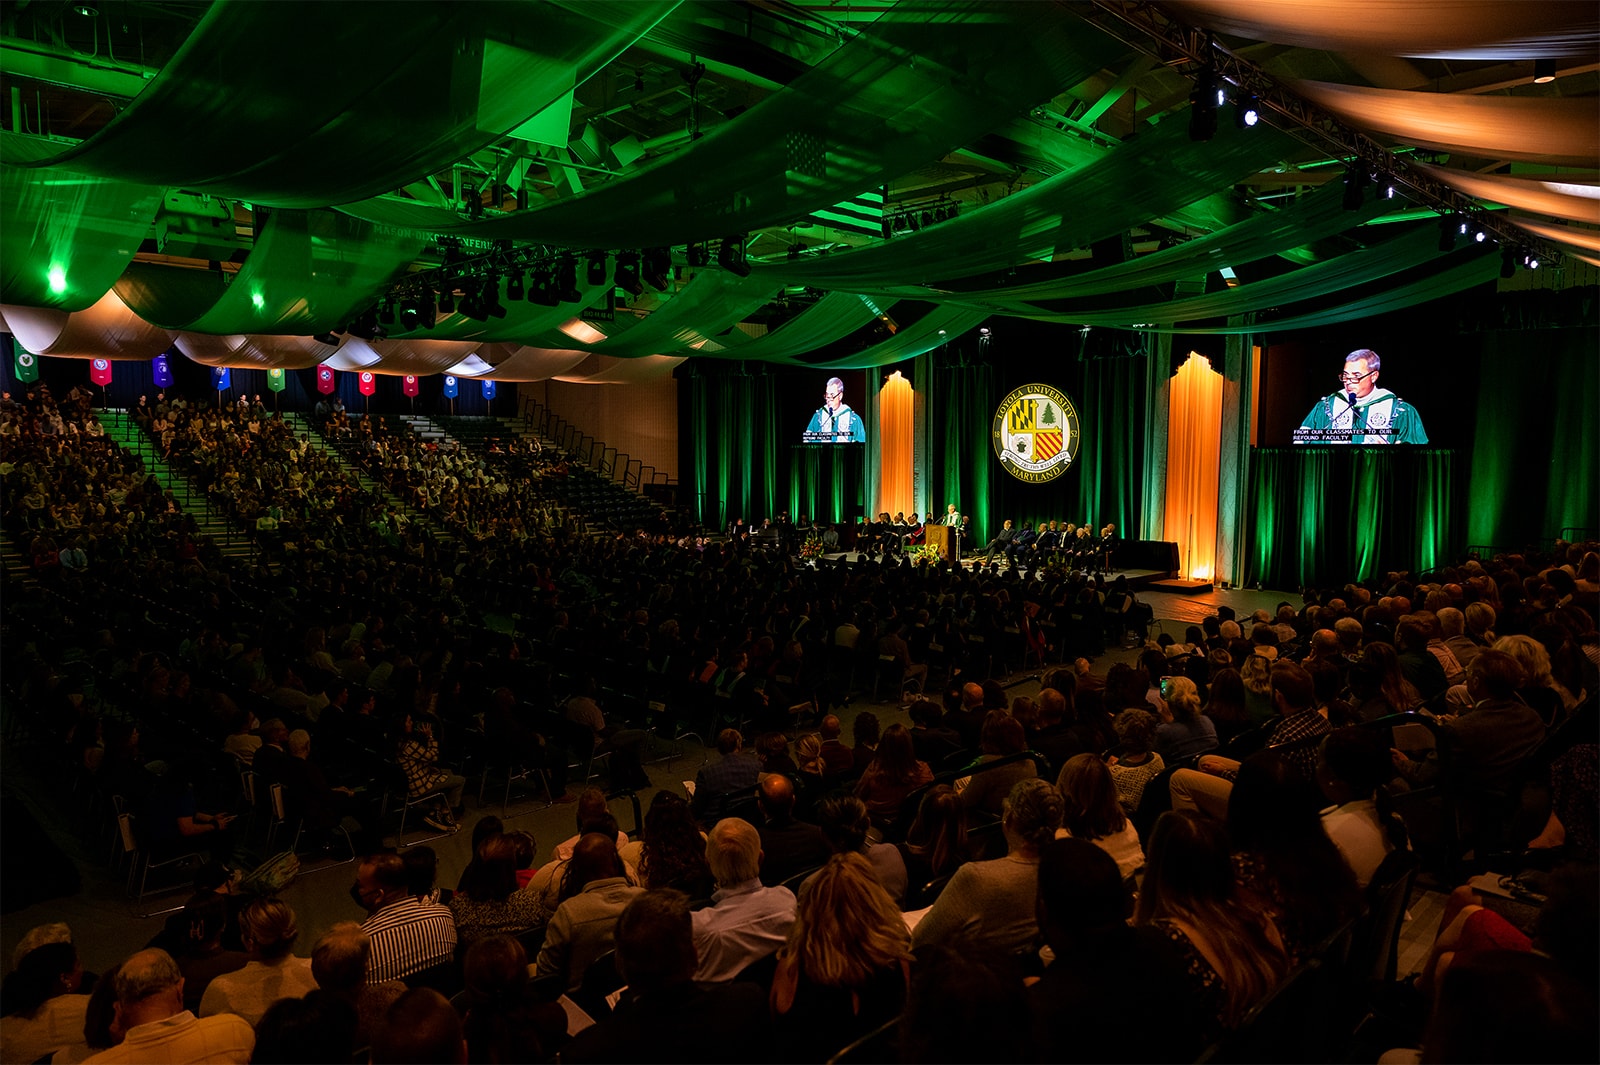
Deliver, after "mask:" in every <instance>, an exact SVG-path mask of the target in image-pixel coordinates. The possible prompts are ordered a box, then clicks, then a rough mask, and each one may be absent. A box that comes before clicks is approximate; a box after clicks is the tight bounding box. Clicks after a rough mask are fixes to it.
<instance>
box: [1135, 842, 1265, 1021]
mask: <svg viewBox="0 0 1600 1065" xmlns="http://www.w3.org/2000/svg"><path fill="white" fill-rule="evenodd" d="M1134 924H1135V926H1138V927H1154V928H1155V929H1156V930H1157V931H1158V932H1161V933H1162V934H1164V935H1166V936H1167V938H1169V939H1170V940H1172V942H1173V943H1175V944H1176V945H1177V946H1178V947H1179V949H1180V950H1181V951H1182V952H1183V954H1184V966H1185V971H1186V972H1187V975H1188V984H1189V987H1188V991H1187V994H1186V995H1185V997H1186V998H1188V999H1190V1000H1191V1001H1193V1002H1195V1003H1196V1005H1197V1006H1198V1007H1199V1008H1200V1009H1201V1010H1202V1011H1203V1015H1204V1016H1205V1017H1206V1019H1207V1021H1208V1024H1207V1025H1206V1027H1205V1030H1204V1034H1205V1037H1206V1040H1207V1041H1209V1040H1210V1038H1212V1037H1213V1036H1214V1035H1215V1034H1217V1033H1218V1032H1219V1031H1221V1030H1224V1029H1230V1028H1234V1027H1236V1026H1237V1025H1238V1024H1239V1022H1240V1021H1241V1020H1243V1019H1244V1015H1245V1014H1246V1013H1248V1012H1249V1010H1250V1007H1252V1006H1254V1005H1255V1004H1256V1003H1257V1002H1259V1001H1260V1000H1261V999H1262V998H1263V997H1265V996H1266V995H1267V994H1268V993H1270V992H1271V991H1272V989H1273V988H1274V987H1275V986H1276V985H1277V983H1278V981H1279V980H1281V979H1282V978H1283V976H1284V975H1285V974H1286V973H1287V972H1288V966H1289V959H1288V955H1287V954H1286V953H1285V952H1284V949H1283V940H1282V938H1281V937H1280V936H1279V934H1278V929H1277V927H1276V925H1274V924H1273V922H1272V919H1271V917H1269V916H1267V915H1266V914H1262V913H1258V912H1255V911H1253V910H1250V909H1249V908H1247V907H1246V906H1245V905H1244V904H1243V903H1242V902H1241V901H1240V897H1239V892H1238V888H1237V884H1236V883H1235V880H1234V874H1233V862H1232V860H1231V859H1230V857H1229V855H1228V844H1227V838H1226V835H1225V833H1224V830H1223V828H1222V825H1221V824H1220V823H1219V822H1216V821H1212V820H1209V819H1207V818H1203V817H1199V816H1197V815H1195V814H1192V813H1182V812H1178V811H1170V812H1168V813H1164V814H1162V815H1161V817H1160V819H1159V820H1157V821H1156V827H1155V831H1154V832H1153V833H1152V834H1151V837H1150V862H1149V865H1148V867H1147V868H1146V870H1145V877H1144V882H1143V884H1142V885H1141V888H1140V891H1139V906H1138V910H1137V912H1136V913H1135V914H1134Z"/></svg>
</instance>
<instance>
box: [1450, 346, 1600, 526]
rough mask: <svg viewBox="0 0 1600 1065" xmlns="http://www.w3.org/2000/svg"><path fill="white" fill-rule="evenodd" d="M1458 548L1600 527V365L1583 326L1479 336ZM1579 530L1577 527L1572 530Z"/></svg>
mask: <svg viewBox="0 0 1600 1065" xmlns="http://www.w3.org/2000/svg"><path fill="white" fill-rule="evenodd" d="M1481 343H1482V345H1483V348H1482V359H1483V361H1482V380H1483V382H1484V385H1483V388H1482V389H1481V390H1480V391H1479V393H1478V410H1477V422H1476V429H1475V431H1474V433H1473V447H1472V451H1471V455H1472V458H1471V469H1470V485H1469V488H1468V501H1469V506H1468V518H1467V544H1468V545H1471V546H1482V547H1498V548H1504V549H1507V550H1511V549H1518V548H1521V547H1524V546H1526V545H1527V544H1530V543H1534V542H1535V541H1539V540H1544V541H1548V540H1550V539H1552V538H1554V537H1557V536H1564V537H1567V538H1577V537H1580V536H1595V535H1597V533H1600V529H1597V526H1600V518H1597V515H1600V488H1597V481H1600V468H1597V460H1596V457H1595V440H1596V438H1597V436H1600V425H1597V422H1600V416H1597V414H1596V411H1597V410H1600V363H1597V361H1596V359H1595V334H1594V331H1593V330H1592V329H1543V330H1539V331H1537V332H1532V333H1529V332H1521V331H1512V330H1504V331H1497V332H1491V333H1485V334H1483V336H1482V340H1481ZM1579 530H1583V531H1579Z"/></svg>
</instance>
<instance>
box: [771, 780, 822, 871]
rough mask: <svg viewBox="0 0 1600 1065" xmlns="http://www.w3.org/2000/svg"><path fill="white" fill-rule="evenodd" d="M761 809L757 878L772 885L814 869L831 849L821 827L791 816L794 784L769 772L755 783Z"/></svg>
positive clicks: (792, 812) (793, 805) (793, 802)
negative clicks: (759, 860)
mask: <svg viewBox="0 0 1600 1065" xmlns="http://www.w3.org/2000/svg"><path fill="white" fill-rule="evenodd" d="M756 796H757V800H756V804H757V807H758V808H759V809H760V811H761V817H762V824H761V828H760V833H761V882H762V883H763V884H765V885H767V886H768V887H773V886H776V885H778V884H781V883H783V882H784V881H785V880H788V879H789V878H790V877H791V876H794V875H795V874H797V873H803V872H805V871H806V870H808V869H815V868H817V867H818V866H820V865H822V863H823V862H825V861H827V860H828V856H829V855H830V854H832V853H833V851H832V849H831V848H829V846H828V841H827V839H826V838H824V837H823V835H822V829H821V828H819V827H817V826H816V825H814V824H811V823H809V822H806V821H799V820H796V819H795V816H794V809H795V790H794V784H793V782H791V781H790V780H789V778H788V777H786V776H783V775H782V774H779V773H773V774H770V775H768V776H765V777H762V778H761V783H760V784H758V785H757V786H756Z"/></svg>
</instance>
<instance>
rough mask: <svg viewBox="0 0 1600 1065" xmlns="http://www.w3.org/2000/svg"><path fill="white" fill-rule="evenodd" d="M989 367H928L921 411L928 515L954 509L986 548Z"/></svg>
mask: <svg viewBox="0 0 1600 1065" xmlns="http://www.w3.org/2000/svg"><path fill="white" fill-rule="evenodd" d="M995 378H996V372H995V367H994V366H993V365H992V364H990V363H987V362H973V363H970V364H969V363H964V362H962V361H960V360H959V359H952V360H948V361H946V360H943V359H941V360H938V361H936V363H935V367H934V380H935V382H936V383H935V385H934V391H933V396H932V399H931V401H930V402H929V404H928V408H927V417H928V419H929V426H928V436H929V438H930V439H931V440H933V441H934V445H933V447H932V448H931V449H930V452H929V455H928V459H929V463H928V464H929V467H930V469H929V476H928V484H930V485H932V486H933V488H932V491H933V498H932V499H931V500H930V501H929V503H928V509H929V510H930V511H931V512H933V513H935V514H940V513H943V512H944V508H945V507H946V506H947V505H948V504H950V503H954V504H955V505H956V506H957V507H958V508H959V509H960V511H961V513H963V514H967V515H970V516H971V518H972V537H973V540H974V542H975V543H976V544H978V545H982V544H985V543H987V542H988V540H989V537H990V535H992V534H991V533H990V531H989V530H990V528H991V526H992V527H993V528H996V529H998V528H999V527H1000V520H1001V519H998V518H996V519H995V520H993V521H991V520H990V517H991V514H992V512H993V510H994V499H993V498H992V496H991V493H990V478H991V476H994V477H1000V476H1003V475H1001V474H999V473H998V472H997V471H996V466H997V463H996V460H995V457H994V449H993V448H991V447H990V446H989V422H990V419H992V418H993V417H994V408H995V404H996V403H997V402H999V400H1000V395H999V393H997V392H996V390H995V389H996V381H995Z"/></svg>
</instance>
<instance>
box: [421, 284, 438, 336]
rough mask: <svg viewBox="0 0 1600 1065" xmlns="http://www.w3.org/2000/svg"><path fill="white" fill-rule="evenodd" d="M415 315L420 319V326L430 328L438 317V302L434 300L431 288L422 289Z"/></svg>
mask: <svg viewBox="0 0 1600 1065" xmlns="http://www.w3.org/2000/svg"><path fill="white" fill-rule="evenodd" d="M417 317H418V318H420V319H421V320H422V328H424V329H432V328H433V326H434V323H435V322H437V321H438V319H439V304H438V303H437V302H435V300H434V296H433V289H431V288H425V289H423V290H422V299H421V300H420V301H419V302H418V304H417Z"/></svg>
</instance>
